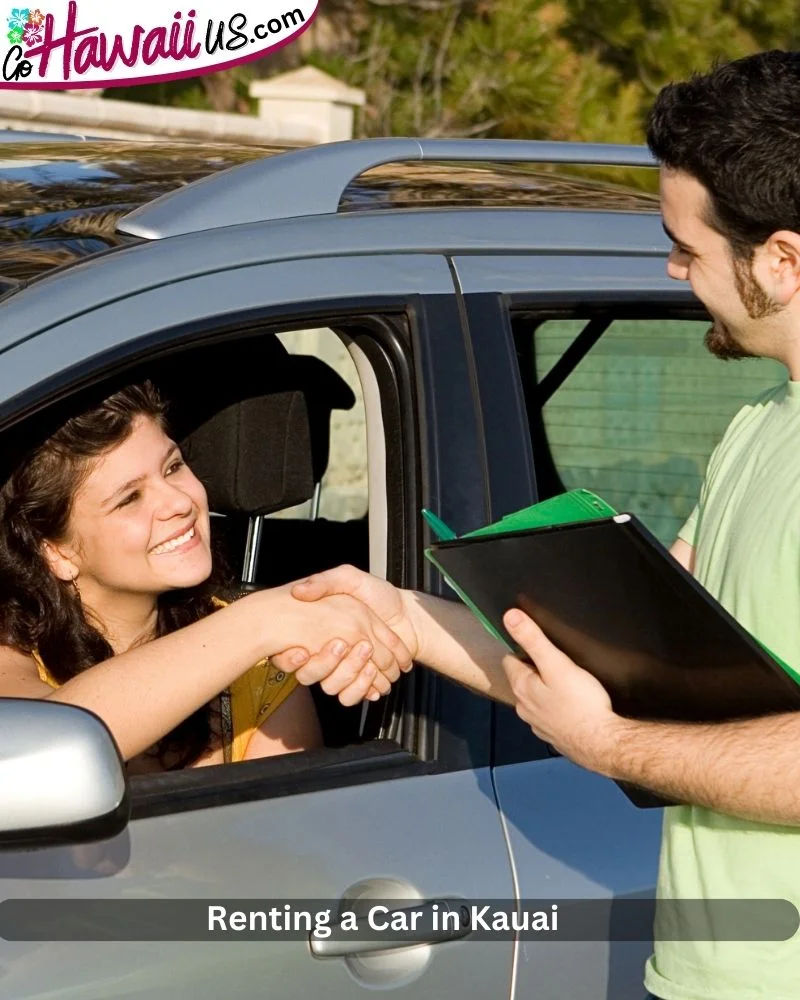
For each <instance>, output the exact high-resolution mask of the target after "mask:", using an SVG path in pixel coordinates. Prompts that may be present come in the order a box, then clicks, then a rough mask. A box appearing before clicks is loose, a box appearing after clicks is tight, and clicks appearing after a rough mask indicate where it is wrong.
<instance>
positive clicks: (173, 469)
mask: <svg viewBox="0 0 800 1000" xmlns="http://www.w3.org/2000/svg"><path fill="white" fill-rule="evenodd" d="M184 465H186V463H185V462H184V460H183V459H182V458H176V459H175V461H174V462H173V463H172V464H171V465H170V467H169V468H168V469H167V475H168V476H169V475H172V473H173V472H177V471H178V469H182V468H183V467H184Z"/></svg>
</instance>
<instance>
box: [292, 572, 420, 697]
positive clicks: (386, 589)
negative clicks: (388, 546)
mask: <svg viewBox="0 0 800 1000" xmlns="http://www.w3.org/2000/svg"><path fill="white" fill-rule="evenodd" d="M335 595H347V596H350V597H354V598H356V599H357V600H359V601H361V602H362V604H365V605H366V606H367V608H369V610H370V611H371V612H372V613H373V614H374V615H375V616H376V617H377V618H379V619H381V620H382V622H383V623H384V624H385V626H386V633H382V634H381V638H382V639H383V640H384V642H386V643H388V642H389V636H391V635H392V634H393V635H394V636H396V637H397V639H398V640H399V643H398V648H400V649H402V653H403V655H398V656H397V662H399V665H400V669H401V670H402V671H403V672H407V671H408V670H410V669H411V666H412V662H411V661H412V660H413V659H414V658H415V657H416V656H417V653H418V651H419V640H418V637H417V634H416V632H415V629H414V625H413V622H412V619H411V614H410V608H409V606H408V604H407V603H406V600H405V595H404V592H403V591H400V590H398V589H397V588H396V587H394V586H392V584H390V583H388V582H387V581H386V580H382V579H380V578H379V577H376V576H371V575H370V574H369V573H364V572H362V571H361V570H358V569H356V568H355V567H354V566H338V567H336V568H335V569H331V570H327V571H325V572H324V573H317V574H315V575H314V576H311V577H309V578H308V579H307V580H302V581H300V582H298V583H296V584H295V585H294V586H293V588H292V597H294V598H296V599H297V600H299V601H309V602H313V601H320V600H323V599H325V598H329V597H334V596H335ZM299 655H302V653H301V651H300V650H298V649H296V648H292V649H287V650H284V651H283V652H281V653H279V654H278V655H276V656H273V657H272V662H273V663H274V664H275V666H277V667H279V668H280V669H287V670H293V671H294V672H295V674H296V676H297V679H298V681H299V682H300V683H301V684H304V685H310V684H316V683H319V684H320V686H321V687H322V689H323V691H325V692H326V694H330V695H336V696H337V697H338V698H339V701H340V702H341V703H342V704H344V705H354V704H356V703H357V702H359V701H361V700H363V699H364V698H365V697H366V698H368V699H369V700H371V701H374V700H377V698H379V697H380V696H381V695H383V694H387V693H388V692H389V690H390V689H391V685H392V683H393V682H394V681H395V680H397V678H398V677H399V671H398V670H397V669H396V668H395V667H394V665H392V669H391V670H384V669H383V667H382V664H380V663H379V664H378V666H379V667H381V669H380V670H377V671H376V669H375V664H374V663H373V662H371V661H370V652H369V650H367V649H365V648H361V649H359V647H358V646H356V647H351V646H346V645H343V644H342V643H338V644H337V643H328V645H326V646H325V647H324V648H323V649H322V650H320V651H319V653H317V654H316V655H314V656H311V657H308V658H307V659H306V661H305V663H304V665H303V666H301V667H300V668H299V669H298V668H297V667H296V666H295V665H294V659H295V657H297V656H299Z"/></svg>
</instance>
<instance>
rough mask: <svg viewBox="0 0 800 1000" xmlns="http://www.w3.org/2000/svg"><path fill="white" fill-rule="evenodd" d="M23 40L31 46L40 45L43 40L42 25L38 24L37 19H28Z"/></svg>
mask: <svg viewBox="0 0 800 1000" xmlns="http://www.w3.org/2000/svg"><path fill="white" fill-rule="evenodd" d="M22 37H23V40H24V41H25V44H26V45H27V46H28V48H30V47H31V46H32V45H39V43H40V42H41V41H42V26H41V24H37V23H36V22H35V21H28V23H27V24H26V25H25V31H24V32H23V35H22Z"/></svg>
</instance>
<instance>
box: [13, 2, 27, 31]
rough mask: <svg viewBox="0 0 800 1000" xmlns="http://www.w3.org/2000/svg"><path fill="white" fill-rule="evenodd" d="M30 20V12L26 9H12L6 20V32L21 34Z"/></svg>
mask: <svg viewBox="0 0 800 1000" xmlns="http://www.w3.org/2000/svg"><path fill="white" fill-rule="evenodd" d="M30 19H31V12H30V10H28V8H27V7H12V8H11V14H10V16H9V18H8V30H9V31H20V32H22V31H24V30H25V25H26V24H27V23H28V21H30Z"/></svg>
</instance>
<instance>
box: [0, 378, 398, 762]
mask: <svg viewBox="0 0 800 1000" xmlns="http://www.w3.org/2000/svg"><path fill="white" fill-rule="evenodd" d="M218 577H219V573H218V572H216V571H215V567H214V565H213V561H212V555H211V540H210V518H209V511H208V503H207V499H206V493H205V489H204V488H203V486H202V484H201V483H200V482H199V480H198V479H197V478H196V477H195V476H194V475H193V474H192V472H191V470H190V469H189V468H188V467H187V466H186V464H185V463H184V461H183V460H182V458H181V455H180V452H179V450H178V447H177V445H176V444H175V443H174V441H172V440H170V438H169V437H168V436H167V433H166V424H165V407H164V405H163V403H162V402H161V400H160V398H159V396H158V394H157V392H156V391H155V389H154V388H153V386H152V385H151V384H150V383H147V382H146V383H144V384H142V385H139V386H130V387H128V388H126V389H123V390H122V391H120V392H117V393H115V394H114V395H112V396H110V397H109V398H108V399H106V400H104V401H103V402H102V403H101V404H100V405H98V406H95V407H93V408H91V409H89V410H87V411H86V412H84V413H81V414H79V415H77V416H75V417H72V418H71V419H69V420H68V421H67V422H66V423H65V424H64V425H63V426H62V427H60V428H59V429H58V430H57V431H56V433H55V434H53V435H52V436H50V437H49V438H48V439H47V440H46V441H45V442H44V443H43V444H41V445H40V446H38V447H37V448H35V450H34V451H33V453H32V454H30V455H28V456H26V459H25V461H24V462H21V463H20V464H19V465H18V466H17V468H16V469H15V471H14V472H13V474H12V475H11V476H10V478H9V479H8V481H7V482H6V483H5V485H4V486H3V488H2V490H0V696H2V697H22V698H51V699H53V700H57V701H63V702H67V703H70V704H75V705H80V706H83V707H85V708H88V709H91V710H92V711H94V712H95V713H96V714H97V715H99V716H100V718H102V719H103V720H104V721H105V722H106V724H107V725H108V727H109V728H110V730H111V732H112V733H113V735H114V736H115V738H116V740H117V743H118V745H119V747H120V751H121V753H122V755H123V757H124V759H125V760H126V761H128V762H129V770H130V771H131V772H134V773H136V772H143V771H152V770H172V769H176V768H181V767H189V766H200V765H206V764H215V763H221V762H223V761H227V760H232V761H238V760H243V759H252V758H255V757H264V756H269V755H272V754H279V753H285V752H287V751H290V750H300V749H305V748H308V747H312V746H317V745H319V744H320V742H321V737H320V731H319V724H318V721H317V719H316V715H315V712H314V707H313V701H312V699H311V697H310V693H309V692H308V691H307V690H305V689H304V688H299V689H298V688H297V681H296V679H295V677H294V674H293V673H291V672H289V671H290V670H292V669H294V668H296V667H297V666H298V665H301V664H303V663H305V662H307V661H308V652H311V653H313V654H315V655H314V656H313V658H312V662H313V663H314V664H315V665H316V666H318V668H319V673H320V675H321V676H324V675H325V674H326V673H328V672H329V671H330V670H332V669H333V668H334V667H335V668H337V670H338V672H339V675H340V676H341V674H342V671H344V673H345V674H346V675H348V676H352V678H353V682H352V683H351V684H349V685H346V686H344V687H343V685H342V684H339V685H338V686H337V689H336V690H337V693H338V692H340V691H341V692H342V693H340V694H339V698H340V700H341V701H342V702H343V703H344V704H355V703H356V702H357V701H359V700H361V699H362V698H363V697H365V696H369V697H371V698H376V697H379V696H380V694H381V693H385V691H386V690H388V687H389V683H388V682H389V680H391V679H394V678H396V676H397V675H398V673H399V669H401V668H402V669H407V668H409V667H410V656H409V654H408V651H407V650H406V649H405V647H404V646H403V644H402V643H401V642H400V640H399V639H397V638H396V637H395V636H394V634H393V633H392V632H391V631H390V630H389V629H388V628H387V627H386V626H385V625H384V624H383V622H382V621H381V620H380V619H379V618H377V617H376V616H375V615H374V614H373V613H372V612H370V611H369V610H368V609H367V608H366V607H365V606H364V605H362V604H361V603H360V602H359V601H357V600H355V599H354V598H351V597H334V598H332V599H331V600H330V601H323V602H320V604H319V605H313V606H311V605H308V604H305V605H304V604H302V603H300V602H298V601H296V600H295V599H294V598H293V597H292V596H291V593H290V588H289V587H280V588H276V589H273V590H269V591H261V592H258V593H254V594H251V595H249V596H247V597H245V598H242V599H241V600H239V601H236V602H235V603H233V604H230V605H226V603H225V601H224V600H223V599H222V594H223V588H222V587H221V584H220V582H219V579H218ZM289 647H298V649H297V651H296V652H295V653H294V654H293V657H292V663H291V664H288V663H287V664H286V665H285V666H284V669H283V670H279V669H278V668H277V667H273V666H272V665H270V663H269V661H268V659H267V658H268V657H269V656H270V655H272V654H275V653H279V652H280V651H281V650H285V649H287V648H289ZM323 686H324V685H323Z"/></svg>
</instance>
